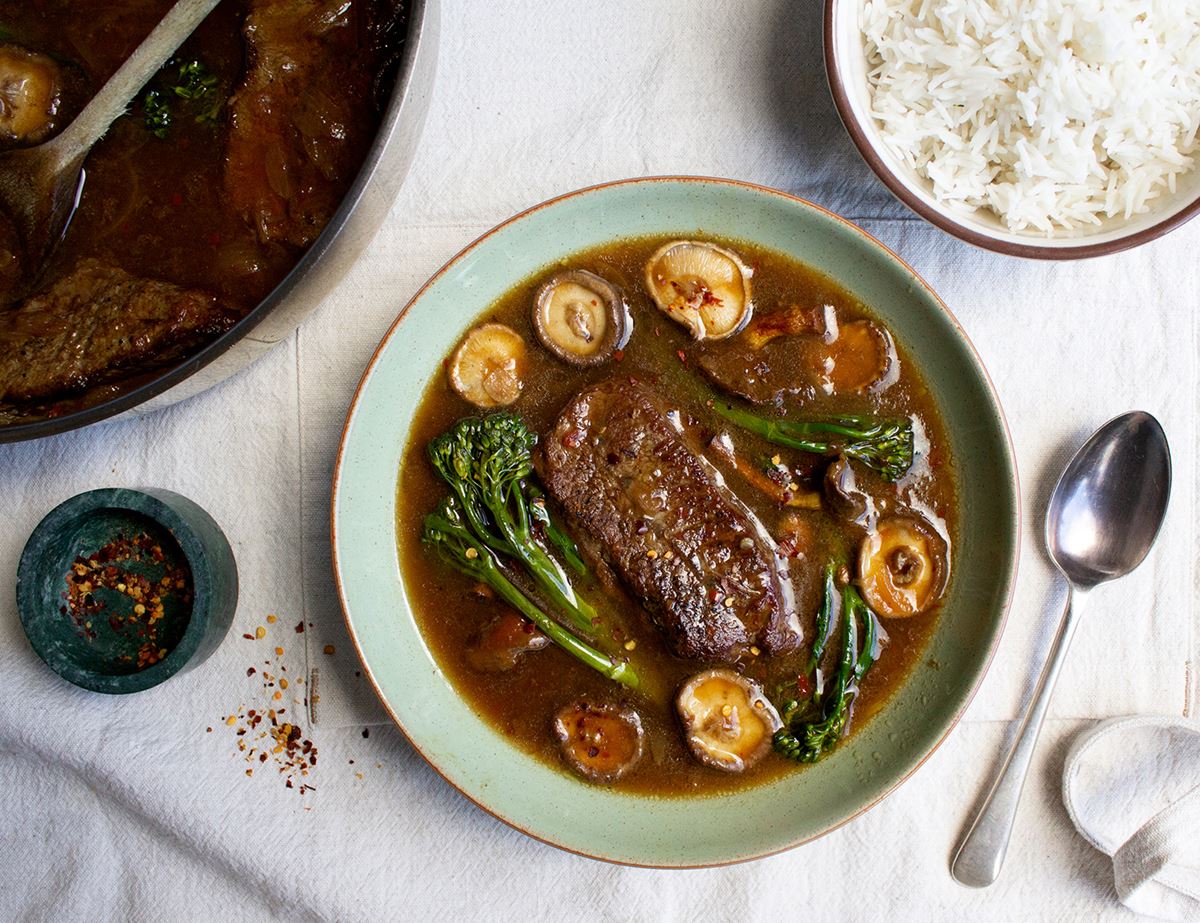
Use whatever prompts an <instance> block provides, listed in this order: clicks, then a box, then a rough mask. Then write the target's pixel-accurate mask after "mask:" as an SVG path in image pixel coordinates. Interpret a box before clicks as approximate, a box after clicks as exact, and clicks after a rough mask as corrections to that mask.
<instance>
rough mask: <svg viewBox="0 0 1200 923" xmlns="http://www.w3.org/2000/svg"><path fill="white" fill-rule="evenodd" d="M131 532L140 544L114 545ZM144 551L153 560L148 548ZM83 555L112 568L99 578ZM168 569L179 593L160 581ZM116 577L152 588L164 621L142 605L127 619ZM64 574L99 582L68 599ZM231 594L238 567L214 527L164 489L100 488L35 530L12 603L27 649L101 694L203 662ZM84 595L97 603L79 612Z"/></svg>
mask: <svg viewBox="0 0 1200 923" xmlns="http://www.w3.org/2000/svg"><path fill="white" fill-rule="evenodd" d="M139 537H145V538H146V539H148V544H147V545H146V546H143V547H142V548H141V549H130V548H128V547H126V549H125V550H124V551H120V550H119V545H120V544H121V543H126V542H128V541H130V540H135V539H137V538H139ZM151 546H156V548H157V551H158V552H161V555H155V554H152V553H149V552H148V551H147V550H146V549H148V548H150V547H151ZM113 554H118V555H119V557H118V558H117V559H113V558H112V557H110V556H111V555H113ZM135 555H136V559H137V560H136V563H135V562H134V561H133V560H132V559H133V557H134V556H135ZM156 557H158V560H156ZM89 560H90V561H92V562H96V561H102V562H104V563H105V564H107V565H110V566H117V567H119V569H120V571H121V574H120V575H119V576H118V577H116V578H113V579H110V580H108V581H103V580H100V579H98V576H97V575H94V574H92V573H90V572H89V571H88V570H87V569H86V567H87V566H86V564H81V563H80V562H86V561H89ZM76 566H79V567H80V570H79V571H76V570H75V567H76ZM168 574H171V575H172V576H173V578H174V579H182V580H183V581H184V582H185V585H186V586H187V590H186V592H184V593H182V594H181V593H179V592H176V591H175V590H174V589H172V588H160V586H159V580H160V579H167V580H170V579H172V578H171V577H168V576H167V575H168ZM129 575H132V576H133V579H132V580H130V579H129ZM116 579H120V580H129V582H130V585H131V586H133V585H134V581H146V582H145V583H144V584H143V585H145V586H148V587H153V589H152V590H151V593H155V594H160V597H159V598H161V600H162V607H163V608H162V612H161V617H160V618H159V619H156V620H155V621H154V622H153V624H146V623H145V622H144V620H143V617H145V616H144V609H143V617H139V618H134V617H133V612H134V608H133V607H134V606H135V605H137V601H136V600H134V599H133V598H131V597H129V596H127V595H126V594H125V593H124V592H120V590H122V589H124V584H123V583H122V584H117V585H116V586H114V585H113V584H114V583H115V580H116ZM68 580H72V581H74V580H79V581H81V582H85V581H86V583H81V584H80V585H81V586H82V589H83V590H90V589H91V581H94V582H95V583H96V584H97V585H96V586H95V589H94V591H93V592H89V593H87V595H86V597H85V596H83V595H82V593H80V594H74V595H73V599H74V602H69V601H68V598H67V594H66V587H67V583H66V581H68ZM106 582H107V585H104V584H105V583H106ZM148 596H150V594H149V593H148V594H146V595H145V596H142V597H140V599H141V600H142V601H147V602H148V599H147V597H148ZM237 597H238V576H237V563H236V562H235V561H234V558H233V550H232V549H231V548H230V546H229V540H228V539H226V538H225V534H224V533H223V532H222V531H221V527H220V526H218V525H217V523H216V521H215V520H214V519H213V518H212V517H211V516H210V515H209V514H208V513H207V512H205V511H204V510H203V509H201V508H200V507H199V506H197V505H196V504H195V503H193V502H192V501H191V500H189V499H188V498H187V497H183V496H180V495H179V494H177V493H174V492H172V491H169V490H161V489H146V490H131V489H128V488H120V487H118V488H102V489H100V490H90V491H88V492H87V493H82V494H79V495H77V496H74V497H71V498H70V499H69V500H64V501H63V502H62V503H60V504H59V505H58V506H56V507H55V508H54V509H53V510H51V511H50V512H49V513H48V514H47V515H46V518H45V519H43V520H42V521H41V522H40V523H38V526H37V528H36V529H34V530H33V533H32V534H31V535H30V536H29V540H28V541H27V542H26V543H25V550H24V551H23V552H22V553H21V562H20V564H19V565H18V568H17V609H18V611H19V612H20V615H21V626H22V627H23V628H24V629H25V634H26V636H27V637H28V638H29V643H30V645H32V647H33V649H34V651H35V652H36V653H37V655H38V656H39V657H41V658H42V660H44V661H46V663H47V664H48V665H49V666H50V668H51V669H52V670H54V672H56V673H57V674H58V675H59V676H61V677H62V678H63V679H65V680H67V681H68V682H71V683H74V684H75V685H76V686H80V687H82V688H84V689H90V690H92V691H93V692H105V693H109V694H110V695H117V694H123V693H130V692H141V691H143V690H145V689H150V688H152V687H153V686H157V685H158V684H159V683H162V682H165V681H166V680H168V679H170V678H171V677H172V676H174V675H175V674H176V673H181V672H183V671H185V670H189V669H191V668H192V667H195V666H198V665H199V664H201V663H203V662H204V661H205V660H206V659H207V658H208V656H209V655H210V654H212V653H213V651H215V650H216V649H217V647H218V646H219V645H220V643H221V639H222V638H224V637H225V633H226V632H227V631H229V626H230V624H231V623H232V622H233V615H234V610H235V609H236V608H237ZM84 599H90V600H91V601H92V602H93V605H94V606H95V609H94V610H89V611H88V612H86V613H84V612H81V611H80V609H79V608H78V606H79V604H80V602H82V601H83V600H84ZM147 653H149V654H150V656H149V657H148V658H146V654H147ZM143 658H145V660H144V659H143Z"/></svg>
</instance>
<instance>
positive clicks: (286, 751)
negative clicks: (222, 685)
mask: <svg viewBox="0 0 1200 923" xmlns="http://www.w3.org/2000/svg"><path fill="white" fill-rule="evenodd" d="M286 713H287V709H286V708H280V709H274V708H268V709H267V710H266V711H265V712H264V711H261V710H259V709H256V708H250V709H247V710H245V711H242V710H239V711H238V712H237V713H235V714H232V715H227V716H225V718H224V719H223V720H224V721H225V724H226V725H228V726H229V727H232V728H236V730H235V731H234V733H235V734H236V736H237V748H238V752H239V753H240V754H241V755H242V758H243V759H244V760H245V762H246V763H247V764H248V766H247V769H246V775H247V776H253V775H254V770H255V768H256V767H259V766H262V765H263V764H264V763H270V765H271V766H272V767H274V768H275V769H276V770H277V771H278V772H279V774H280V775H281V776H283V779H284V784H285V785H286V786H287V787H288V788H294V789H298V790H299V792H300V794H302V795H303V794H305V793H307V792H312V791H316V786H314V785H309V784H308V783H307V782H305V781H303V780H304V779H307V778H308V775H309V773H310V772H312V771H313V770H314V769H316V766H317V748H316V745H315V744H313V742H312V741H311V740H308V739H307V738H305V737H304V735H303V733H302V732H301V730H300V728H299V726H298V725H295V724H292V723H291V722H289V721H287V720H285V718H284V715H285V714H286Z"/></svg>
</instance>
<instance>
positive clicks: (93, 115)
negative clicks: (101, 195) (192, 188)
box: [0, 0, 220, 304]
mask: <svg viewBox="0 0 1200 923" xmlns="http://www.w3.org/2000/svg"><path fill="white" fill-rule="evenodd" d="M218 3H220V0H179V2H178V3H176V4H175V5H174V6H173V7H171V9H170V11H169V12H168V13H167V15H166V16H164V17H163V18H162V21H161V22H160V23H159V24H158V25H157V26H155V27H154V31H153V32H151V33H150V34H149V35H148V36H146V39H145V41H143V42H142V43H141V44H140V45H138V47H137V49H136V50H135V51H134V52H133V54H131V55H130V56H129V58H128V59H126V61H125V63H124V64H122V65H121V67H120V69H119V70H118V71H117V72H116V73H115V74H113V75H112V77H110V78H109V80H108V82H107V83H106V84H104V86H103V87H101V89H100V92H99V93H97V94H96V95H95V96H94V97H92V101H91V102H89V103H88V104H87V106H86V107H85V108H84V110H83V111H82V112H80V113H79V115H78V116H76V117H75V120H74V121H72V122H71V124H70V125H68V126H67V127H66V128H65V129H64V130H63V131H62V132H61V133H60V134H59V135H58V136H57V137H55V138H54V139H52V140H50V141H47V142H46V143H45V144H39V145H37V146H36V147H30V148H24V149H20V150H14V151H8V152H7V153H4V154H0V220H3V219H4V218H7V219H8V221H9V222H10V223H11V224H12V226H13V229H14V230H15V231H16V233H17V236H18V237H19V240H20V245H21V250H22V252H21V253H20V254H19V256H20V258H21V259H20V262H21V267H22V272H21V274H20V278H19V279H17V280H16V282H15V283H12V284H9V285H5V286H2V287H0V304H2V303H4V302H8V301H13V300H15V299H16V298H18V297H20V295H21V294H23V293H24V292H25V291H27V290H28V288H29V287H30V286H32V285H33V284H34V283H35V282H36V281H37V277H38V276H39V275H40V272H41V269H42V267H43V266H44V264H45V262H46V260H47V259H48V258H49V256H50V254H51V253H52V252H53V250H54V248H55V247H56V246H57V245H58V242H59V241H60V240H62V237H63V235H64V234H65V233H66V230H67V225H68V224H69V223H70V221H71V216H72V215H73V214H74V213H75V208H76V206H77V205H78V204H79V196H80V194H81V193H82V191H83V180H84V172H83V162H84V160H85V159H86V158H87V155H88V152H89V151H90V150H91V149H92V145H94V144H95V143H96V142H97V141H99V140H100V139H101V138H102V137H104V133H105V132H106V131H108V127H109V126H110V125H111V124H112V123H113V121H115V120H116V119H117V118H118V117H119V116H121V115H122V114H124V112H125V109H126V107H127V106H128V105H129V103H130V102H131V101H132V100H133V98H134V97H135V96H136V95H137V94H138V92H139V91H140V90H141V89H142V87H144V86H145V85H146V84H147V83H148V82H149V81H150V78H151V77H153V76H154V75H155V74H156V73H158V71H159V70H160V69H161V68H162V66H163V65H164V64H166V63H167V61H168V60H169V59H170V57H171V55H173V54H174V53H175V51H176V49H178V48H179V46H180V45H182V44H183V43H184V41H185V40H186V39H187V37H188V36H189V35H191V34H192V32H194V31H195V29H196V27H197V26H198V25H200V23H201V22H202V21H203V20H204V18H205V17H206V16H207V15H208V14H209V13H210V12H212V10H213V8H214V7H215V6H216V5H217V4H218Z"/></svg>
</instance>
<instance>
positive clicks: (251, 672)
mask: <svg viewBox="0 0 1200 923" xmlns="http://www.w3.org/2000/svg"><path fill="white" fill-rule="evenodd" d="M257 672H258V671H257V670H255V669H254V667H248V668H247V669H246V675H247V676H253V675H254V674H255V673H257Z"/></svg>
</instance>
